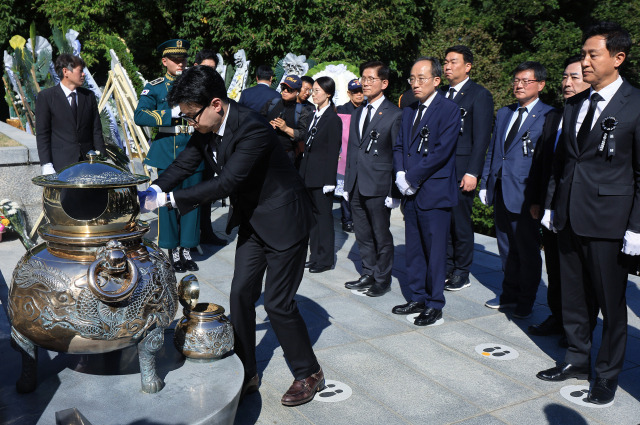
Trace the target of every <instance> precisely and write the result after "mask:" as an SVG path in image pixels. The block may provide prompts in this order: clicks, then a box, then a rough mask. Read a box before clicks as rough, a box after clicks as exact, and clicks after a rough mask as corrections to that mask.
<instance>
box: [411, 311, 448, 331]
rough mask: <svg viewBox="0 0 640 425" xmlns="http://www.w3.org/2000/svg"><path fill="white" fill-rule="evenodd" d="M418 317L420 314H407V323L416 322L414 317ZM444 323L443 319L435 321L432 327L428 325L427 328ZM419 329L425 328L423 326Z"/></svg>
mask: <svg viewBox="0 0 640 425" xmlns="http://www.w3.org/2000/svg"><path fill="white" fill-rule="evenodd" d="M419 315H420V313H413V314H408V315H407V321H408V322H411V323H413V321H414V320H416V317H418V316H419ZM443 323H444V319H438V320H436V323H434V324H433V325H429V326H440V325H441V324H443ZM429 326H426V327H429ZM420 327H421V328H423V327H425V326H420Z"/></svg>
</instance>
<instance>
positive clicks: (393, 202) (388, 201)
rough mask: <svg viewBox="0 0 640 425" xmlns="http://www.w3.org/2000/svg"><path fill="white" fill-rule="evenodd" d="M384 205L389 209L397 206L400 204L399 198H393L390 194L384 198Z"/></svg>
mask: <svg viewBox="0 0 640 425" xmlns="http://www.w3.org/2000/svg"><path fill="white" fill-rule="evenodd" d="M384 206H385V207H387V208H389V209H394V208H398V207H399V206H400V199H395V198H392V197H390V196H387V197H386V198H384Z"/></svg>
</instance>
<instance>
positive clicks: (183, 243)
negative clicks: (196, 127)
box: [134, 39, 204, 272]
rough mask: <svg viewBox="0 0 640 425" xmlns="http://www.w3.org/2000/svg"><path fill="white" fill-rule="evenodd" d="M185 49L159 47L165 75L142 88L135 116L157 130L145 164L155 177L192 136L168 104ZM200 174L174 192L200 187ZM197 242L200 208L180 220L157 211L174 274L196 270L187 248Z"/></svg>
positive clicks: (176, 43)
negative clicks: (165, 69) (154, 170)
mask: <svg viewBox="0 0 640 425" xmlns="http://www.w3.org/2000/svg"><path fill="white" fill-rule="evenodd" d="M188 49H189V42H188V41H186V40H180V39H176V40H169V41H166V42H164V43H162V44H161V45H160V46H158V48H157V50H158V52H160V53H161V54H162V63H163V65H165V66H166V68H167V73H166V74H165V76H164V77H160V78H158V79H156V80H153V81H151V82H149V83H147V84H146V85H145V87H144V90H142V92H141V93H140V99H139V101H138V106H137V108H136V111H135V115H134V121H135V123H136V124H137V125H140V126H148V127H156V128H157V129H158V133H157V135H156V136H155V138H154V139H153V140H152V141H151V145H150V147H149V152H148V153H147V157H146V158H145V160H144V163H145V164H147V165H149V166H151V167H155V168H157V170H158V175H160V174H162V172H163V171H164V170H165V169H166V168H167V167H168V166H169V164H171V163H172V162H173V160H174V159H176V158H177V156H178V155H179V154H180V152H182V151H183V150H184V148H185V146H186V145H187V142H188V141H189V139H190V138H191V133H192V132H193V128H192V127H189V126H187V125H184V124H186V122H183V120H182V119H181V118H178V117H177V113H178V112H179V110H176V109H174V110H173V112H172V108H171V106H169V103H168V102H167V94H168V93H169V91H170V90H171V88H172V87H173V83H174V81H175V80H176V78H177V77H176V74H179V73H181V72H182V70H183V69H184V68H186V58H187V50H188ZM172 115H173V116H172ZM203 170H204V164H201V165H200V168H199V169H198V170H197V172H196V173H194V174H193V175H192V176H191V177H189V178H187V179H186V180H184V181H183V182H182V184H181V185H180V186H178V187H176V189H179V188H185V187H190V186H194V185H196V184H198V183H200V182H201V181H202V171H203ZM199 241H200V209H199V208H196V209H194V210H193V211H191V212H189V213H187V214H185V215H182V216H180V215H178V213H177V211H176V210H173V209H170V208H168V207H162V208H159V209H158V245H159V246H160V247H161V248H166V249H168V250H169V257H170V259H171V260H172V263H173V266H174V268H175V270H176V271H177V272H184V271H186V270H191V271H195V270H197V269H198V266H197V265H196V264H195V262H193V260H192V259H191V256H190V254H189V248H193V247H196V246H198V244H199ZM180 248H182V249H180Z"/></svg>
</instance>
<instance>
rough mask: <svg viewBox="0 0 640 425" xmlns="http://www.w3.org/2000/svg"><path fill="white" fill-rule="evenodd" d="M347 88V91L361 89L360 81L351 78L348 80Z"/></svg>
mask: <svg viewBox="0 0 640 425" xmlns="http://www.w3.org/2000/svg"><path fill="white" fill-rule="evenodd" d="M347 89H348V90H349V91H354V90H362V83H361V82H360V80H358V79H357V78H354V79H353V80H351V81H349V85H348V86H347Z"/></svg>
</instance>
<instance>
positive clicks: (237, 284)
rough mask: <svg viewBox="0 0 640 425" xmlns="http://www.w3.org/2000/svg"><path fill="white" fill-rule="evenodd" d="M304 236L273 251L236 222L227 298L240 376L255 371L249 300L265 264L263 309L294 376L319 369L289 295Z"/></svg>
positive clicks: (300, 268) (300, 266)
mask: <svg viewBox="0 0 640 425" xmlns="http://www.w3.org/2000/svg"><path fill="white" fill-rule="evenodd" d="M308 242H309V239H308V238H306V237H305V238H303V239H302V240H301V241H300V242H298V243H296V244H295V245H293V246H292V247H291V248H289V249H287V250H284V251H276V250H274V249H272V248H270V247H269V246H267V245H266V244H265V243H264V242H263V241H262V240H261V239H260V238H259V237H258V236H257V235H256V234H255V233H254V232H252V231H251V230H249V229H246V228H243V227H242V226H241V228H240V231H239V232H238V242H237V247H236V257H235V270H234V274H233V280H232V282H231V294H230V297H229V304H230V307H231V317H230V320H231V324H232V325H233V329H234V336H235V352H236V354H237V355H238V357H239V358H240V360H242V364H243V365H244V371H245V377H246V378H249V377H252V376H254V375H255V374H256V373H257V366H256V353H255V350H256V310H255V308H256V305H255V304H256V302H257V301H258V298H260V293H261V292H262V278H263V276H264V274H265V270H266V273H267V276H266V279H265V284H264V309H265V311H266V312H267V314H268V315H269V321H270V323H271V327H272V328H273V331H274V332H275V334H276V337H277V338H278V341H279V342H280V346H281V347H282V350H283V351H284V356H285V358H286V360H287V362H288V363H289V366H290V368H291V370H292V371H293V375H294V377H295V379H304V378H306V377H308V376H310V375H312V374H314V373H316V372H317V371H318V369H320V366H319V365H318V361H317V360H316V356H315V354H314V352H313V348H312V347H311V340H310V339H309V333H308V331H307V327H306V325H305V323H304V320H303V319H302V316H301V315H300V312H299V311H298V305H297V303H296V301H295V300H294V296H295V295H296V292H297V291H298V287H299V286H300V281H301V280H302V274H303V272H304V261H305V257H306V254H307V245H308Z"/></svg>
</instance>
